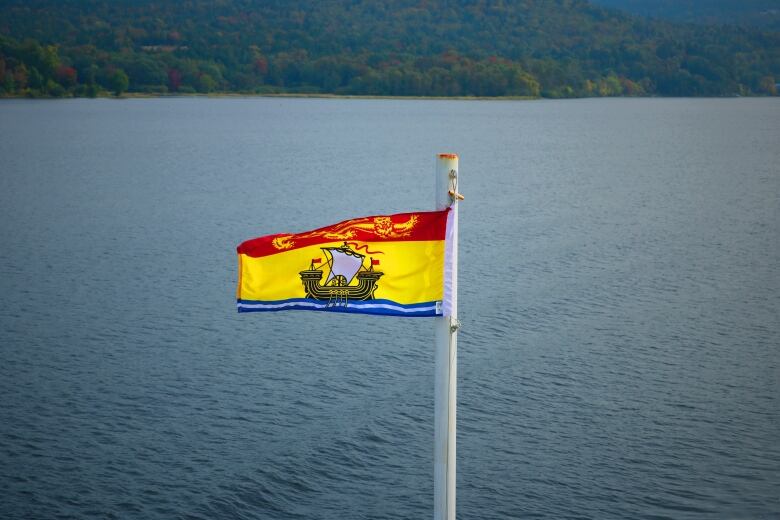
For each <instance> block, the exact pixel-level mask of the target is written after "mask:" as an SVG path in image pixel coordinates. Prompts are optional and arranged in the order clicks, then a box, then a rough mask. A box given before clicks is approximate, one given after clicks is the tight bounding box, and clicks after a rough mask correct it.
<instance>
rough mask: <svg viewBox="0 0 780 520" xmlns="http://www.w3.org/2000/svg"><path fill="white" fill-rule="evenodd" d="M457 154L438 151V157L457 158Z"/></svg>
mask: <svg viewBox="0 0 780 520" xmlns="http://www.w3.org/2000/svg"><path fill="white" fill-rule="evenodd" d="M457 158H458V154H456V153H440V154H439V159H457Z"/></svg>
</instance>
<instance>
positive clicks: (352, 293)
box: [300, 242, 384, 307]
mask: <svg viewBox="0 0 780 520" xmlns="http://www.w3.org/2000/svg"><path fill="white" fill-rule="evenodd" d="M364 247H365V246H364ZM320 249H321V250H322V253H323V255H324V257H325V262H323V261H322V258H313V259H312V261H311V265H310V266H309V268H308V269H306V270H305V271H301V272H300V275H301V283H303V288H304V291H305V292H306V298H313V299H315V300H321V301H326V302H328V307H346V306H347V305H348V304H349V301H350V300H373V299H374V292H375V291H376V290H377V288H378V286H377V284H376V282H377V280H379V279H380V278H381V277H382V275H384V273H383V272H382V271H376V270H374V266H375V265H379V260H374V259H373V258H370V257H369V258H368V261H367V262H366V255H362V254H360V253H358V252H356V251H354V250H353V249H351V248H350V247H349V244H347V242H344V245H342V246H339V247H322V248H320ZM323 276H324V277H325V280H324V281H323Z"/></svg>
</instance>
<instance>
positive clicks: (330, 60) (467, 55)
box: [0, 0, 780, 97]
mask: <svg viewBox="0 0 780 520" xmlns="http://www.w3.org/2000/svg"><path fill="white" fill-rule="evenodd" d="M775 78H780V34H778V33H770V32H760V31H752V30H747V29H744V28H738V27H734V28H729V27H706V26H705V27H697V26H692V25H674V24H672V23H668V22H662V21H653V20H647V19H642V18H638V17H633V16H631V15H628V14H624V13H621V12H618V11H615V10H612V9H605V8H602V7H597V6H594V5H591V4H590V3H588V2H586V1H584V0H505V1H501V0H494V1H486V0H485V1H478V2H473V1H466V0H460V1H448V0H393V1H387V2H376V1H372V0H351V1H336V0H320V1H314V0H284V1H283V0H254V1H253V0H216V1H208V0H184V1H180V2H179V1H173V0H159V1H156V2H152V1H149V0H114V1H109V0H63V1H59V2H55V1H53V0H28V1H23V0H0V95H2V94H5V95H33V96H35V95H44V96H45V95H53V96H61V95H97V94H99V93H100V92H102V91H113V92H116V93H121V92H125V91H130V92H148V93H191V92H246V93H275V92H290V93H332V94H361V95H400V96H412V95H413V96H539V95H542V96H546V97H575V96H611V95H664V96H679V95H682V96H712V95H715V96H721V95H735V94H741V95H751V94H764V95H765V94H775V93H776V90H775Z"/></svg>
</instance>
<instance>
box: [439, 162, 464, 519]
mask: <svg viewBox="0 0 780 520" xmlns="http://www.w3.org/2000/svg"><path fill="white" fill-rule="evenodd" d="M457 181H458V156H457V155H456V154H445V153H443V154H439V155H438V156H437V159H436V209H437V210H441V209H444V208H447V207H449V206H450V205H451V204H452V202H453V200H456V199H457V198H458V197H459V194H458V182H457ZM451 251H452V256H451V258H452V276H451V282H452V285H451V286H450V297H451V300H450V301H451V302H452V305H451V307H450V309H451V312H450V313H449V314H450V315H449V316H447V315H445V316H440V317H437V318H434V320H435V322H436V325H435V328H436V377H435V382H434V386H435V392H436V395H435V404H434V415H435V423H434V441H433V442H434V453H433V518H434V520H455V439H456V435H455V414H456V402H457V400H456V393H457V377H458V335H457V328H458V325H459V323H458V320H457V316H458V205H457V204H455V205H454V206H453V208H452V249H451ZM446 285H447V282H446V281H445V287H446ZM446 291H447V289H445V292H446ZM446 310H448V309H445V314H446Z"/></svg>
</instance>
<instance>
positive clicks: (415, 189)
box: [0, 98, 780, 519]
mask: <svg viewBox="0 0 780 520" xmlns="http://www.w3.org/2000/svg"><path fill="white" fill-rule="evenodd" d="M779 136H780V102H778V101H777V100H776V99H724V100H720V99H717V100H715V99H704V100H675V99H668V100H659V99H638V100H582V101H560V102H558V101H539V102H499V101H496V102H479V101H470V102H465V101H394V100H310V99H193V98H189V99H186V98H181V99H147V100H123V101H116V100H67V101H3V102H0V395H1V396H2V398H1V399H0V517H2V518H10V519H15V518H46V519H49V518H58V517H63V518H64V517H73V518H101V519H102V518H138V519H169V518H202V519H227V518H258V519H287V518H314V519H358V518H360V519H363V518H366V519H369V518H370V519H376V518H426V517H428V518H430V517H431V515H432V504H433V497H432V494H433V483H432V475H433V468H432V464H433V462H432V450H433V443H432V439H433V352H432V348H431V345H432V339H433V333H432V330H431V326H430V325H431V322H430V321H429V320H426V319H403V318H386V317H371V316H355V315H340V314H336V315H331V314H322V313H307V312H286V313H285V312H282V313H268V314H250V315H238V314H237V313H236V311H235V300H234V290H235V279H236V259H235V246H236V245H237V244H238V243H239V242H241V241H243V240H245V239H247V238H251V237H254V236H258V235H262V234H268V233H275V232H287V231H290V232H296V231H302V230H306V229H311V228H314V227H319V226H322V225H325V224H329V223H333V222H336V221H339V220H343V219H345V218H349V217H354V216H360V215H367V214H376V213H393V212H399V211H414V210H426V209H432V206H433V193H432V191H433V171H434V164H435V161H434V157H435V154H436V153H438V152H451V151H452V152H457V153H459V154H460V175H461V188H462V191H463V193H465V195H466V200H465V202H464V203H463V204H462V206H461V210H460V211H461V214H460V215H461V216H460V218H461V271H460V279H461V286H460V302H461V303H460V311H461V319H462V321H463V323H464V328H463V330H462V334H461V336H460V343H459V347H460V352H459V396H458V397H459V409H458V413H459V415H458V516H459V518H461V519H467V518H471V519H504V518H546V519H560V518H592V519H605V518H648V519H649V518H673V519H677V518H700V519H705V518H706V519H709V518H722V519H734V518H748V519H753V518H757V519H764V518H767V519H769V518H778V517H780V498H778V497H780V366H779V361H778V360H779V348H780V347H779V345H780V324H779V321H780V242H779V241H780V238H779V237H780V203H779V202H778V199H779V198H780V166H778V165H780V146H778V143H780V137H779Z"/></svg>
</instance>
